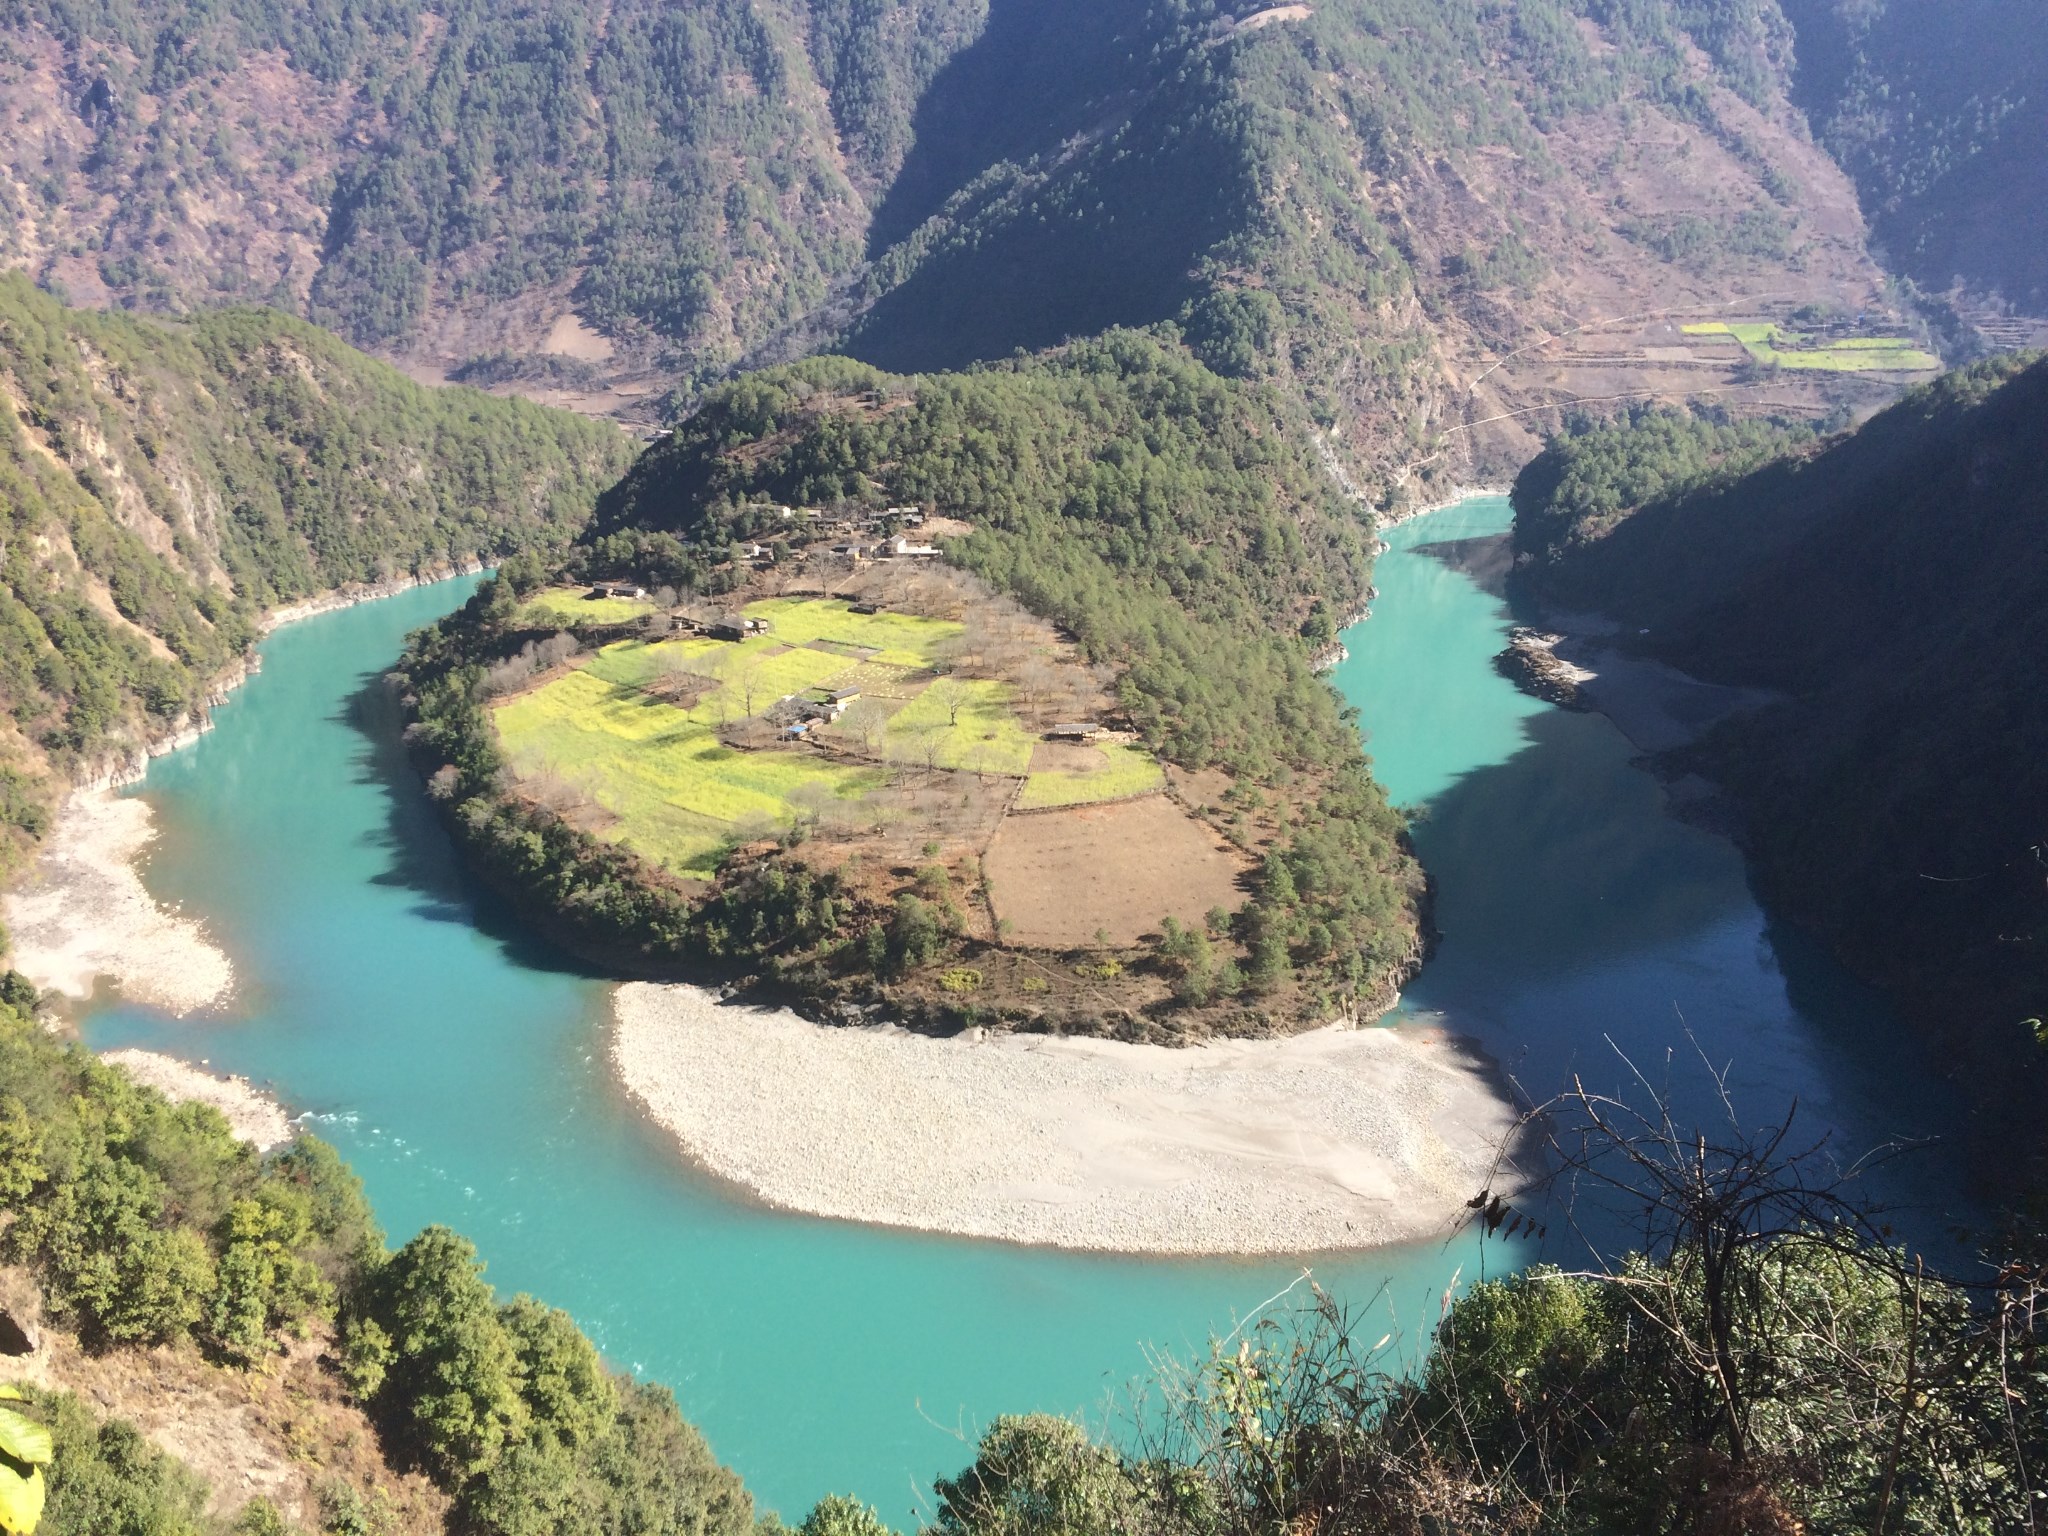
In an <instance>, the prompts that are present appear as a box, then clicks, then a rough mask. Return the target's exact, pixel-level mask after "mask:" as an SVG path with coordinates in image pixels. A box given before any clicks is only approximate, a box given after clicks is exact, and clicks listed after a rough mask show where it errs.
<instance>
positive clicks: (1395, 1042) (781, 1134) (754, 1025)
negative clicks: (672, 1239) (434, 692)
mask: <svg viewBox="0 0 2048 1536" xmlns="http://www.w3.org/2000/svg"><path fill="white" fill-rule="evenodd" d="M614 1007H615V1013H616V1025H615V1029H614V1033H613V1039H612V1057H613V1061H614V1064H615V1065H616V1067H617V1069H618V1072H619V1075H620V1077H621V1079H622V1081H623V1082H624V1083H625V1085H626V1087H627V1089H628V1090H629V1091H630V1092H631V1093H632V1094H633V1095H634V1097H635V1098H636V1099H638V1100H639V1101H640V1102H641V1103H642V1104H644V1105H645V1106H646V1108H647V1110H648V1112H649V1113H650V1114H651V1115H652V1116H653V1118H654V1119H655V1120H656V1121H657V1122H659V1123H660V1124H661V1125H662V1126H663V1127H665V1128H666V1129H667V1130H668V1131H670V1132H671V1133H672V1134H673V1135H674V1136H675V1138H676V1139H677V1141H678V1142H679V1143H680V1144H681V1147H682V1150H683V1151H684V1153H685V1154H686V1155H687V1156H689V1157H690V1158H691V1159H692V1160H693V1161H695V1162H696V1163H697V1164H698V1165H699V1166H701V1167H702V1168H703V1169H705V1170H706V1171H708V1172H709V1173H711V1174H713V1175H715V1176H716V1177H718V1178H720V1179H723V1180H725V1181H728V1182H730V1183H731V1184H734V1185H736V1186H738V1187H739V1188H741V1189H743V1190H745V1191H746V1192H747V1193H749V1194H751V1195H753V1196H754V1197H756V1198H758V1199H760V1200H762V1201H763V1202H765V1203H766V1204H768V1205H771V1206H774V1207H778V1208H782V1209H787V1210H795V1211H802V1212H806V1213H809V1214H812V1215H819V1216H831V1217H838V1218H843V1219H848V1220H854V1221H863V1222H870V1223H876V1224H880V1225H886V1226H897V1227H909V1228H915V1229H919V1230H923V1231H931V1232H943V1233H950V1234H954V1235H958V1236H963V1237H978V1238H994V1239H999V1240H1004V1241H1009V1242H1017V1243H1030V1244H1041V1245H1048V1246H1055V1247H1062V1248H1082V1249H1097V1250H1106V1251H1111V1252H1123V1253H1152V1254H1168V1253H1170V1254H1223V1253H1232V1254H1254V1253H1290V1252H1292V1253H1298V1252H1307V1251H1320V1250H1332V1249H1344V1248H1364V1247H1371V1246H1376V1245H1379V1244H1383V1243H1393V1242H1400V1241H1404V1240H1409V1239H1416V1238H1423V1237H1428V1236H1432V1235H1436V1234H1439V1233H1442V1232H1444V1231H1446V1230H1447V1229H1448V1228H1449V1227H1450V1226H1451V1225H1452V1223H1453V1222H1454V1221H1455V1220H1456V1219H1457V1217H1458V1216H1459V1215H1460V1214H1462V1212H1463V1209H1464V1205H1465V1202H1466V1201H1467V1200H1468V1199H1469V1198H1470V1197H1471V1196H1472V1195H1473V1194H1475V1193H1477V1192H1478V1191H1479V1190H1480V1189H1482V1188H1485V1187H1489V1186H1490V1187H1493V1188H1503V1187H1504V1185H1505V1184H1507V1183H1511V1182H1512V1181H1504V1180H1501V1179H1497V1178H1495V1176H1494V1169H1495V1166H1496V1162H1497V1159H1498V1157H1499V1153H1500V1148H1501V1146H1502V1144H1503V1143H1504V1141H1505V1140H1506V1139H1507V1137H1508V1136H1509V1135H1510V1133H1511V1132H1512V1130H1513V1128H1514V1125H1515V1119H1516V1116H1515V1113H1514V1111H1513V1109H1512V1107H1511V1106H1510V1105H1509V1104H1508V1103H1507V1101H1506V1100H1505V1099H1503V1098H1502V1097H1501V1095H1500V1094H1499V1093H1498V1091H1497V1090H1496V1088H1495V1086H1494V1081H1493V1078H1492V1075H1491V1074H1490V1073H1489V1072H1488V1071H1486V1070H1485V1068H1484V1067H1483V1065H1482V1064H1481V1063H1479V1062H1478V1061H1477V1060H1475V1059H1474V1058H1473V1057H1472V1056H1471V1055H1469V1054H1468V1053H1467V1052H1465V1051H1464V1050H1462V1049H1461V1048H1460V1047H1458V1046H1457V1045H1455V1044H1453V1043H1452V1042H1450V1041H1449V1040H1447V1039H1445V1038H1444V1037H1442V1036H1441V1035H1437V1034H1434V1033H1423V1032H1413V1031H1407V1030H1394V1029H1375V1028H1365V1029H1350V1028H1347V1027H1344V1026H1342V1025H1333V1026H1331V1027H1329V1028H1326V1029H1321V1030H1317V1031H1315V1032H1313V1033H1310V1034H1306V1035H1298V1036H1295V1037H1293V1038H1291V1039H1287V1040H1232V1041H1225V1042H1217V1043H1213V1044H1207V1045H1201V1046H1194V1047H1188V1048H1184V1049H1172V1048H1169V1047H1165V1046H1155V1045H1136V1044H1128V1043H1125V1042H1121V1041H1109V1040H1099V1039H1081V1038H1055V1037H1051V1036H1045V1035H1017V1034H983V1033H982V1032H980V1031H970V1032H968V1033H967V1034H963V1035H960V1036H955V1037H952V1038H943V1039H942V1038H933V1037H930V1036H925V1035H920V1034H913V1033H910V1032H907V1031H904V1030H900V1029H894V1028H886V1027H836V1026H828V1025H818V1024H812V1023H810V1022H808V1021H806V1020H804V1019H802V1018H800V1017H798V1016H797V1015H795V1014H793V1013H790V1012H787V1011H771V1010H756V1009H745V1010H743V1009H741V1008H739V1007H736V1006H732V1005H726V1004H721V1003H719V1002H718V1001H717V1000H716V999H715V998H714V997H713V996H712V994H710V993H709V992H706V991H704V990H703V989H701V988H697V987H688V986H663V985H655V984H652V983H632V984H629V985H626V986H622V987H620V988H619V990H618V993H617V994H616V1000H615V1004H614Z"/></svg>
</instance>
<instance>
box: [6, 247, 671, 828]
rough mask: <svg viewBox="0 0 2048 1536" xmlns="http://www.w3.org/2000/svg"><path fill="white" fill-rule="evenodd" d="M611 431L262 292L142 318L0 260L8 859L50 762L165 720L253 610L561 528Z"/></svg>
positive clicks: (41, 814) (106, 751)
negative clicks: (235, 301) (346, 341)
mask: <svg viewBox="0 0 2048 1536" xmlns="http://www.w3.org/2000/svg"><path fill="white" fill-rule="evenodd" d="M630 449H631V445H630V443H629V442H628V441H627V439H626V437H625V436H624V434H623V433H621V432H620V431H619V430H618V429H617V428H616V427H614V426H612V425H610V424H609V423H604V422H594V421H589V420H585V419H582V418H579V417H574V416H570V415H567V414H564V413H560V412H552V411H548V410H546V409H544V408H542V407H540V406H536V405H531V404H529V403H527V402H525V401H520V400H498V399H493V398H492V397H490V396H488V395H484V394H481V393H479V392H477V391H474V390H449V391H434V390H428V389H424V388H422V387H421V386H419V385H416V384H413V383H411V382H410V381H408V380H406V379H405V378H403V377H401V376H400V375H399V374H397V373H395V372H394V371H393V370H392V369H390V368H388V367H386V366H385V365H384V364H381V363H377V362H373V361H371V360H370V359H369V358H366V357H364V356H362V355H361V354H359V353H356V352H354V351H352V350H350V349H349V348H348V347H346V346H344V345H343V344H342V343H341V342H339V341H337V340H336V339H335V338H334V337H333V336H330V335H328V334H326V333H324V332H322V331H319V330H316V329H315V328H314V327H312V326H310V325H307V324H306V323H304V322H303V321H298V320H293V319H289V318H287V317H285V316H282V315H279V314H277V313H275V312H274V311H263V310H239V311H236V310H229V311H222V312H217V313H211V314H206V315H203V316H200V317H198V318H196V319H194V320H192V321H190V322H189V323H176V324H164V323H154V322H145V321H141V320H137V319H133V318H130V317H127V316H121V315H100V314H90V313H84V312H80V311H74V310H67V309H65V308H64V307H63V306H61V305H59V304H58V303H57V302H56V301H55V300H54V299H52V298H50V297H49V296H48V295H47V294H43V293H39V292H37V291H36V290H35V289H34V288H33V287H31V286H30V284H29V283H28V281H27V280H26V279H25V278H23V277H22V276H20V275H19V274H15V275H11V276H0V516H4V518H5V522H4V525H0V537H4V554H0V579H4V584H0V700H4V704H5V708H6V711H7V719H6V723H5V726H4V727H0V784H4V786H5V800H4V810H5V815H6V818H7V838H8V843H7V858H8V861H9V862H10V863H11V862H12V860H13V859H14V858H15V857H16V856H17V855H18V852H19V849H20V844H21V841H22V839H23V838H25V837H33V836H34V835H37V834H39V833H40V830H41V828H42V826H43V825H44V820H45V814H46V813H45V806H46V802H47V799H48V797H49V795H50V793H51V791H52V789H53V785H52V783H51V782H50V776H52V775H56V776H61V777H70V776H72V775H74V774H77V773H79V772H82V771H88V770H90V769H92V768H93V767H95V766H104V765H105V764H106V763H107V762H109V761H110V760H112V759H115V758H117V757H120V756H122V755H125V754H128V753H132V752H134V751H135V750H136V749H137V748H138V747H139V746H140V745H141V744H142V743H143V742H144V741H145V740H146V739H148V738H150V737H153V736H156V735H161V734H163V733H165V732H167V731H168V730H171V729H174V728H175V727H176V726H177V725H178V724H179V723H181V722H183V721H185V720H188V719H189V718H190V717H191V716H192V715H193V714H194V713H195V712H196V711H197V710H198V709H199V708H200V706H201V705H202V703H203V701H204V699H205V697H206V695H207V693H208V691H209V688H210V686H211V685H212V683H213V681H214V680H215V678H216V675H217V674H219V673H220V672H221V671H222V670H223V669H224V668H227V667H229V666H230V665H231V664H233V663H235V662H237V661H239V659H240V658H241V656H242V654H243V652H244V651H245V649H246V648H247V647H248V645H249V644H250V642H251V640H252V639H253V637H254V633H255V629H254V626H255V623H256V621H257V619H258V617H259V616H260V614H261V612H262V610H263V609H264V608H266V607H270V606H273V605H275V604H278V603H281V602H285V601H288V600H290V599H293V598H300V597H306V596H310V595H312V594H315V593H320V592H324V591H327V590H329V589H332V588H335V587H339V586H343V585H345V584H347V583H351V582H374V581H380V580H386V579H389V578H392V577H400V576H405V575H408V574H410V573H412V572H414V571H417V570H428V569H443V568H446V567H447V566H449V565H450V564H452V563H456V562H462V561H469V560H474V559H477V558H479V557H488V556H496V555H501V554H504V553H507V552H510V551H512V550H515V549H524V548H532V547H540V546H548V545H561V544H564V543H566V542H567V540H568V539H569V538H570V537H571V536H572V535H573V534H574V533H575V532H576V531H577V530H578V529H579V528H580V527H581V525H582V522H583V520H584V519H585V518H586V517H587V516H588V514H589V508H590V504H591V501H592V499H593V497H594V496H595V495H596V493H597V491H598V490H599V489H600V488H601V487H602V486H604V485H605V484H607V483H609V482H610V481H611V480H612V479H613V478H615V477H616V476H617V475H618V474H619V472H620V471H621V470H623V468H624V467H625V465H626V463H627V461H628V459H629V458H630V456H631V452H630Z"/></svg>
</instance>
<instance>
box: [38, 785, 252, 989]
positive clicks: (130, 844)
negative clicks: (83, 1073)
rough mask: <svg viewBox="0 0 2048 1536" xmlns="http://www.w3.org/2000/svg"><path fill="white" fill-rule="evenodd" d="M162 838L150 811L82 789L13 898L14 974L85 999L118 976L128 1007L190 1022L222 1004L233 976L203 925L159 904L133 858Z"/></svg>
mask: <svg viewBox="0 0 2048 1536" xmlns="http://www.w3.org/2000/svg"><path fill="white" fill-rule="evenodd" d="M155 836H156V828H155V827H154V826H153V825H152V823H151V820H150V810H149V806H148V805H147V804H146V803H144V802H143V801H141V800H136V799H122V798H119V797H117V796H115V795H114V794H113V793H112V791H110V790H105V789H81V790H77V791H74V792H73V793H72V795H71V798H70V799H69V800H67V801H66V802H65V804H64V809H63V811H62V812H61V814H60V815H59V816H58V818H57V824H56V826H55V827H54V828H52V830H51V832H50V836H49V839H48V840H47V841H46V842H45V843H44V845H43V848H42V851H41V853H40V854H39V855H38V857H37V859H36V866H35V869H34V870H33V871H32V872H31V874H30V875H29V878H28V879H27V881H25V882H24V883H23V885H22V887H21V888H20V889H19V890H16V891H11V892H9V893H8V895H7V899H6V912H7V928H8V932H9V933H10V934H11V935H12V937H13V940H14V968H15V969H16V970H18V971H20V972H21V973H22V974H23V975H24V976H26V977H28V978H29V980H31V981H33V982H34V983H35V984H36V985H37V986H39V987H42V988H43V989H45V990H46V991H47V990H55V991H58V992H61V993H63V994H65V995H66V996H67V997H72V998H76V999H80V1000H83V999H85V998H89V997H91V996H92V993H93V988H94V985H95V984H96V983H97V982H98V980H99V978H101V977H103V976H105V977H111V978H112V979H113V981H114V982H115V984H116V985H117V986H118V987H119V988H120V989H121V995H122V996H123V997H125V998H128V999H129V1000H130V1001H133V1002H138V1003H146V1004H148V1005H150V1006H152V1007H156V1008H161V1009H163V1010H164V1011H165V1012H167V1013H172V1014H177V1015H181V1016H182V1015H184V1014H188V1013H195V1012H197V1011H198V1010H200V1009H202V1008H211V1007H215V1006H217V1005H218V1004H220V1003H222V1002H224V1001H225V1000H226V998H227V996H228V994H229V993H230V992H231V991H232V990H233V988H234V981H235V970H234V966H233V965H232V964H231V963H230V962H229V960H228V957H227V956H226V955H225V954H224V953H223V952H222V951H221V949H220V948H219V946H217V945H216V944H214V942H213V941H212V940H211V939H210V938H209V937H208V935H207V932H206V929H205V927H204V925H203V924H201V923H198V922H195V921H194V920H193V919H191V918H189V917H184V916H181V915H179V914H178V913H176V912H173V911H169V910H167V909H166V908H164V907H162V906H160V905H159V904H158V903H157V901H156V900H155V898H153V897H152V896H151V895H150V894H149V892H148V891H147V890H145V889H144V888H143V884H142V877H141V876H140V875H138V874H137V873H136V872H135V860H136V859H137V858H138V857H140V855H141V854H142V852H143V850H144V849H145V848H147V847H148V846H149V842H150V840H151V839H152V838H153V837H155Z"/></svg>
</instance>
